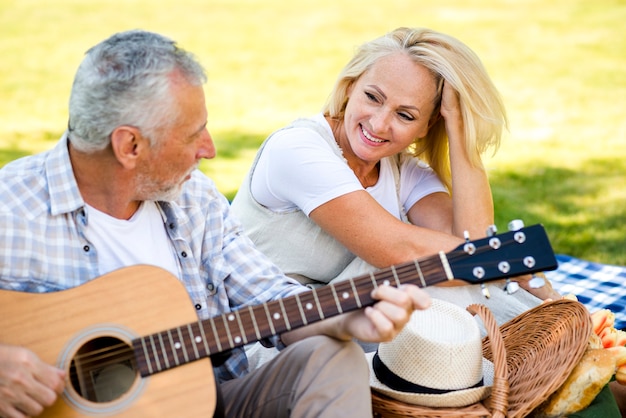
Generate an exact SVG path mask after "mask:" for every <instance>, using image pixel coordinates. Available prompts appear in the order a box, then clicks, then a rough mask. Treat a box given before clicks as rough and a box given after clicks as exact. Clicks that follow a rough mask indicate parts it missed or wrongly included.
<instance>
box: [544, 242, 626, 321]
mask: <svg viewBox="0 0 626 418" xmlns="http://www.w3.org/2000/svg"><path fill="white" fill-rule="evenodd" d="M556 259H557V261H558V263H559V267H558V269H556V270H554V271H547V272H546V277H547V278H548V279H550V281H551V282H552V286H553V287H554V288H555V289H556V290H557V291H558V292H559V293H561V294H562V295H566V294H568V293H572V294H574V295H576V297H577V298H578V300H579V301H580V302H581V303H582V304H584V305H585V306H587V308H588V309H589V311H590V312H595V311H597V310H598V309H603V308H606V309H609V310H611V311H612V312H613V313H614V314H615V325H614V327H615V328H616V329H626V267H622V266H613V265H608V264H599V263H593V262H590V261H585V260H581V259H578V258H574V257H570V256H568V255H562V254H557V256H556Z"/></svg>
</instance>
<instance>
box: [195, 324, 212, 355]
mask: <svg viewBox="0 0 626 418" xmlns="http://www.w3.org/2000/svg"><path fill="white" fill-rule="evenodd" d="M198 328H199V329H200V335H202V345H204V354H206V355H209V354H211V349H210V348H209V341H208V340H207V338H206V334H205V331H204V325H202V323H201V322H199V323H198Z"/></svg>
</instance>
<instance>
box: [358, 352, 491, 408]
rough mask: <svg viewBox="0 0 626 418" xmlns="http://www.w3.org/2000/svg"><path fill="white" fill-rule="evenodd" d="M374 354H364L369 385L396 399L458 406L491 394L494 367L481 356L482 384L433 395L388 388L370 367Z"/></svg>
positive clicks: (431, 404)
mask: <svg viewBox="0 0 626 418" xmlns="http://www.w3.org/2000/svg"><path fill="white" fill-rule="evenodd" d="M374 354H375V352H372V353H366V354H365V356H366V357H367V362H368V365H369V369H370V387H371V388H372V389H375V390H377V391H378V392H380V393H382V394H384V395H387V396H389V397H391V398H393V399H396V400H398V401H402V402H406V403H409V404H412V405H420V406H427V407H431V408H444V407H451V408H460V407H463V406H468V405H472V404H474V403H476V402H480V401H482V400H483V399H485V398H487V397H488V396H489V395H490V394H491V387H492V386H493V376H494V368H493V363H492V362H491V361H489V360H487V359H485V358H483V386H478V387H475V388H469V389H461V390H455V391H452V392H448V393H443V394H437V395H435V394H430V393H413V392H400V391H398V390H394V389H390V388H389V387H387V386H386V385H384V384H383V383H381V382H380V381H379V380H378V379H377V378H376V374H375V373H374V369H373V368H372V358H373V357H374Z"/></svg>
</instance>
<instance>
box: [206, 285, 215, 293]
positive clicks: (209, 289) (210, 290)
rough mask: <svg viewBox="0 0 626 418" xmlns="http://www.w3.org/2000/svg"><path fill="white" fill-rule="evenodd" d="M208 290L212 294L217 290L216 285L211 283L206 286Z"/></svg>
mask: <svg viewBox="0 0 626 418" xmlns="http://www.w3.org/2000/svg"><path fill="white" fill-rule="evenodd" d="M206 288H207V290H208V291H209V292H212V291H214V290H215V285H214V284H213V283H209V284H207V285H206Z"/></svg>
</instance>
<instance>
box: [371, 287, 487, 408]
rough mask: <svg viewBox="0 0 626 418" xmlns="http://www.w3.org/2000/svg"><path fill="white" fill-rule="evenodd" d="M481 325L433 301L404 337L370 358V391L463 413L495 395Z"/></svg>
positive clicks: (382, 346)
mask: <svg viewBox="0 0 626 418" xmlns="http://www.w3.org/2000/svg"><path fill="white" fill-rule="evenodd" d="M482 347H483V346H482V340H481V337H480V330H479V328H478V323H477V322H476V320H475V319H474V317H473V316H472V315H471V314H470V313H469V312H467V311H466V310H464V309H462V308H460V307H459V306H456V305H453V304H452V303H449V302H445V301H442V300H439V299H433V300H432V305H431V306H430V307H429V308H428V309H425V310H416V311H415V312H413V314H412V315H411V319H410V320H409V322H408V323H407V324H406V326H405V327H404V329H403V330H402V332H400V334H398V335H397V336H396V338H395V339H394V340H393V341H391V342H388V343H381V344H380V345H379V346H378V351H376V352H375V353H367V354H366V356H367V358H368V362H369V365H370V386H371V387H372V388H373V389H376V390H377V391H379V392H381V393H383V394H385V395H387V396H389V397H391V398H394V399H396V400H399V401H402V402H406V403H409V404H414V405H422V406H428V407H462V406H467V405H471V404H473V403H476V402H479V401H481V400H483V399H485V398H486V397H488V396H489V394H490V393H491V385H492V384H493V374H494V372H493V364H492V363H491V362H490V361H488V360H486V359H484V358H483V354H482V352H483V348H482Z"/></svg>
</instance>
